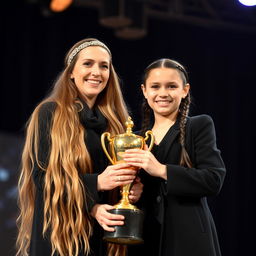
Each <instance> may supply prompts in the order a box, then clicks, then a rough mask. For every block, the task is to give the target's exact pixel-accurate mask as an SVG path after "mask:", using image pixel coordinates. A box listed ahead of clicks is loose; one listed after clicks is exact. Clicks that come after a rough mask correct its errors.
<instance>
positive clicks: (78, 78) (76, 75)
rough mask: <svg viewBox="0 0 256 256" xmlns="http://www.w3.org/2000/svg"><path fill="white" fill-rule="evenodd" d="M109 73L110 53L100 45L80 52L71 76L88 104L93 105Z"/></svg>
mask: <svg viewBox="0 0 256 256" xmlns="http://www.w3.org/2000/svg"><path fill="white" fill-rule="evenodd" d="M109 75H110V55H109V53H108V52H107V50H105V49H104V48H102V47H100V46H90V47H87V48H85V49H83V50H81V51H80V52H79V54H78V58H77V61H76V63H75V65H74V69H73V71H72V73H71V76H70V77H71V79H73V80H74V83H75V85H76V87H77V89H78V90H79V92H80V94H81V95H82V97H83V99H84V100H85V101H86V103H87V104H88V106H89V107H92V106H93V105H94V103H95V101H96V98H97V96H98V95H99V94H100V93H101V92H102V91H103V90H104V88H105V87H106V85H107V83H108V79H109Z"/></svg>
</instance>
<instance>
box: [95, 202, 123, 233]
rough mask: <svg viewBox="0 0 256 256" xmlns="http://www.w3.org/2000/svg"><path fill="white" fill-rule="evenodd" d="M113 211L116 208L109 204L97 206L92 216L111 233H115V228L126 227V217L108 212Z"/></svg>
mask: <svg viewBox="0 0 256 256" xmlns="http://www.w3.org/2000/svg"><path fill="white" fill-rule="evenodd" d="M112 209H114V207H113V206H111V205H108V204H96V205H94V206H93V208H92V211H91V215H92V216H93V217H94V218H95V219H96V220H97V221H98V223H99V225H100V226H101V227H102V228H103V229H104V230H106V231H109V232H114V231H115V228H114V227H113V226H122V225H124V216H123V215H119V214H112V213H110V212H108V210H112ZM111 226H112V227H111Z"/></svg>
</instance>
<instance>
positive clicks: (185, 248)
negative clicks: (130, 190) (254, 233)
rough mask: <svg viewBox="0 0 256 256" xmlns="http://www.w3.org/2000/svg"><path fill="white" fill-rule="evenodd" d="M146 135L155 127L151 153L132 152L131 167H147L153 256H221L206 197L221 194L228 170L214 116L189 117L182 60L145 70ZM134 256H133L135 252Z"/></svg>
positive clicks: (148, 248) (147, 247) (147, 250)
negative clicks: (216, 131)
mask: <svg viewBox="0 0 256 256" xmlns="http://www.w3.org/2000/svg"><path fill="white" fill-rule="evenodd" d="M141 88H142V92H143V94H144V97H145V102H144V104H143V111H144V116H143V121H142V134H144V132H145V131H146V130H149V129H151V130H152V131H153V133H154V136H155V145H154V147H153V149H152V151H151V152H149V151H147V149H145V150H137V149H132V150H128V151H127V152H126V154H125V155H124V159H125V161H126V162H127V163H130V164H132V165H134V166H137V167H139V168H142V169H143V170H145V172H144V171H143V172H140V174H141V177H142V183H143V184H144V190H143V196H142V204H143V205H144V210H145V212H146V217H145V225H144V227H145V230H144V231H145V232H144V239H145V243H144V245H142V246H140V247H139V246H138V247H137V248H134V250H135V251H137V253H138V255H140V254H139V251H140V249H142V252H143V253H144V254H145V255H147V256H149V255H152V256H187V255H190V256H220V255H221V252H220V247H219V243H218V238H217V233H216V229H215V225H214V221H213V218H212V215H211V213H210V210H209V207H208V204H207V199H206V198H207V197H208V196H215V195H217V194H218V193H219V191H220V189H221V187H222V184H223V181H224V177H225V172H226V170H225V166H224V163H223V161H222V158H221V155H220V151H219V150H218V149H217V146H216V136H215V129H214V124H213V121H212V119H211V117H210V116H208V115H198V116H194V117H189V116H188V113H189V105H190V91H189V90H190V85H189V83H188V75H187V72H186V70H185V68H184V67H183V66H182V65H181V64H180V63H178V62H177V61H174V60H171V59H159V60H156V61H154V62H153V63H151V64H150V65H149V66H148V67H147V68H146V70H145V73H144V78H143V84H142V85H141ZM131 255H133V254H131Z"/></svg>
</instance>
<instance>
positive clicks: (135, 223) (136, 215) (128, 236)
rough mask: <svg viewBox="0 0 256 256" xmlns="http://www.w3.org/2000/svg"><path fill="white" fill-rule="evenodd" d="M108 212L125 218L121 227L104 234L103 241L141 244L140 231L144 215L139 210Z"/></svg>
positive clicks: (114, 210)
mask: <svg viewBox="0 0 256 256" xmlns="http://www.w3.org/2000/svg"><path fill="white" fill-rule="evenodd" d="M109 212H111V213H114V214H121V215H124V216H125V220H124V225H123V226H115V231H114V232H108V231H105V232H104V237H103V239H104V240H105V241H108V242H111V243H117V244H140V243H143V239H142V229H143V220H144V214H143V212H142V211H141V210H138V209H136V210H130V209H113V210H110V211H109Z"/></svg>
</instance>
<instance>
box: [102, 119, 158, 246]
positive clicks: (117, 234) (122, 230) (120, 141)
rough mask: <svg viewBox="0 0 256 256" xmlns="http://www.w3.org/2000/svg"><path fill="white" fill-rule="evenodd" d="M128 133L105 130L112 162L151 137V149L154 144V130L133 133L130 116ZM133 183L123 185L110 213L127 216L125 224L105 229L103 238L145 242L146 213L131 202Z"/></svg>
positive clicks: (119, 159)
mask: <svg viewBox="0 0 256 256" xmlns="http://www.w3.org/2000/svg"><path fill="white" fill-rule="evenodd" d="M125 124H126V127H127V130H126V133H124V134H119V135H115V136H113V137H111V135H110V133H109V132H104V133H103V134H102V135H101V144H102V148H103V150H104V152H105V154H106V156H107V157H108V159H109V161H110V162H111V163H112V164H118V163H122V162H124V160H123V157H122V156H123V154H124V152H125V151H126V150H127V149H135V148H139V149H143V148H144V146H145V143H146V141H147V140H148V139H149V137H151V140H150V145H149V150H151V149H152V147H153V144H154V136H153V133H152V131H147V132H146V133H145V135H146V137H145V138H143V137H142V136H139V135H136V134H134V133H132V127H133V125H134V124H133V121H132V119H131V117H128V120H127V121H126V123H125ZM106 139H107V140H108V149H109V151H110V153H109V152H108V150H107V148H106V144H105V142H106ZM131 185H132V183H131V184H128V185H125V186H121V191H120V192H121V196H122V197H121V200H120V201H119V202H118V203H117V204H116V205H114V207H115V209H113V210H110V211H109V212H110V213H113V214H121V215H123V216H125V223H124V225H123V226H115V231H114V232H109V231H104V237H103V239H104V240H105V241H108V242H111V243H117V244H140V243H143V238H142V230H143V221H144V213H143V211H141V210H140V209H138V208H137V207H136V206H135V205H133V204H131V203H130V202H129V198H128V196H129V192H130V188H131Z"/></svg>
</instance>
